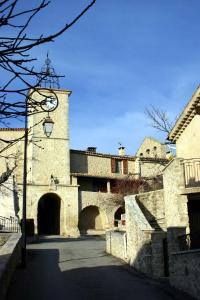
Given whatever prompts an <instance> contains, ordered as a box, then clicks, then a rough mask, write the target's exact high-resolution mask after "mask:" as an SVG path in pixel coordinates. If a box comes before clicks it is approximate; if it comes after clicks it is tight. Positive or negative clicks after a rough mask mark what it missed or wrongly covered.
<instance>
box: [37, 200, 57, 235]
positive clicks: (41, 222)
mask: <svg viewBox="0 0 200 300" xmlns="http://www.w3.org/2000/svg"><path fill="white" fill-rule="evenodd" d="M38 234H40V235H43V234H44V235H45V234H48V235H52V234H56V235H57V234H60V198H59V197H58V196H57V195H55V194H45V195H44V196H42V197H41V198H40V200H39V202H38Z"/></svg>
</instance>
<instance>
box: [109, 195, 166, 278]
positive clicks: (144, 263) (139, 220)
mask: <svg viewBox="0 0 200 300" xmlns="http://www.w3.org/2000/svg"><path fill="white" fill-rule="evenodd" d="M125 208H126V227H125V230H126V233H125V232H120V231H119V232H116V231H108V232H107V239H106V240H107V252H109V253H111V254H112V255H114V256H117V257H119V258H121V259H124V260H126V261H128V262H129V264H130V265H131V266H133V267H135V268H136V269H138V270H139V271H141V272H143V273H145V274H148V275H151V276H154V277H162V276H164V275H165V273H166V270H165V269H166V266H165V264H164V251H163V240H164V239H166V231H165V222H164V199H163V190H159V191H154V192H149V193H143V194H138V195H133V196H126V197H125ZM156 221H157V222H158V223H156ZM149 222H151V223H152V224H153V226H154V228H153V226H151V225H150V223H149ZM155 223H156V226H155Z"/></svg>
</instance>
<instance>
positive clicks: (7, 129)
mask: <svg viewBox="0 0 200 300" xmlns="http://www.w3.org/2000/svg"><path fill="white" fill-rule="evenodd" d="M24 130H25V128H0V131H24Z"/></svg>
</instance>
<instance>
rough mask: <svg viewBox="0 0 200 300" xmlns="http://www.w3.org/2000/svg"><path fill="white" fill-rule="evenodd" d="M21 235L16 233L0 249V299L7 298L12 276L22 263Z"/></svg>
mask: <svg viewBox="0 0 200 300" xmlns="http://www.w3.org/2000/svg"><path fill="white" fill-rule="evenodd" d="M20 255H21V235H20V234H17V233H14V234H12V235H11V236H10V237H9V239H8V241H7V242H6V243H5V244H4V245H3V246H2V247H1V249H0V299H2V300H4V299H5V298H6V292H7V288H8V286H9V283H10V280H11V278H12V274H13V272H14V271H15V268H16V266H17V265H18V264H19V263H20Z"/></svg>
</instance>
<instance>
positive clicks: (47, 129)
mask: <svg viewBox="0 0 200 300" xmlns="http://www.w3.org/2000/svg"><path fill="white" fill-rule="evenodd" d="M42 125H43V130H44V134H45V135H46V136H47V137H50V135H51V133H52V131H53V125H54V122H53V120H52V119H51V118H50V117H49V116H48V117H46V118H45V119H44V121H43V123H42Z"/></svg>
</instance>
